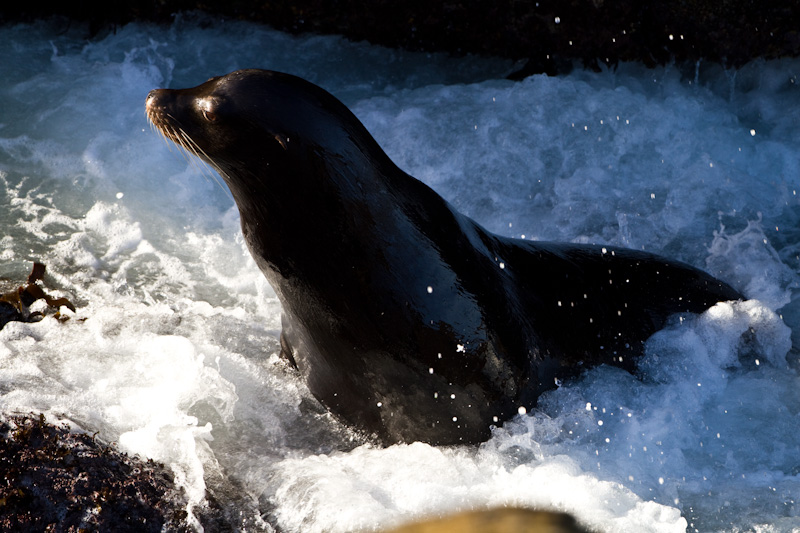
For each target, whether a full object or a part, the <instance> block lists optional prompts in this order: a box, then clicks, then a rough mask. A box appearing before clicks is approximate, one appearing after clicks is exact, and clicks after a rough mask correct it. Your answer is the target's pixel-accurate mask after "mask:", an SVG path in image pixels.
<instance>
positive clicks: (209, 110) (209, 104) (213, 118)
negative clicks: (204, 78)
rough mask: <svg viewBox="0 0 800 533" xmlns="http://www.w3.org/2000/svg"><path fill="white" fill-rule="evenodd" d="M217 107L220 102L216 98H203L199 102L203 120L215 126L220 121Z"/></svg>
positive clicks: (198, 105)
mask: <svg viewBox="0 0 800 533" xmlns="http://www.w3.org/2000/svg"><path fill="white" fill-rule="evenodd" d="M217 106H218V102H217V101H216V99H215V98H203V99H202V100H199V101H198V102H197V107H198V109H199V110H200V114H202V115H203V118H204V119H205V120H206V122H210V123H211V124H215V123H216V122H218V121H219V115H218V114H217Z"/></svg>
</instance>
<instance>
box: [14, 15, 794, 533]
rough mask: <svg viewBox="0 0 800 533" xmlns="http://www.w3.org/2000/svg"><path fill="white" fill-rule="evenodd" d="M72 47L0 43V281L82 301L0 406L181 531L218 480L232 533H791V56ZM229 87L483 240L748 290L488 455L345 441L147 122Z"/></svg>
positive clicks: (289, 45)
mask: <svg viewBox="0 0 800 533" xmlns="http://www.w3.org/2000/svg"><path fill="white" fill-rule="evenodd" d="M82 37H83V34H82V33H81V28H79V27H69V28H67V27H59V26H48V25H45V24H40V25H32V26H31V25H26V26H7V27H1V28H0V57H3V58H4V60H3V63H2V65H1V68H2V73H3V76H2V77H0V78H1V79H0V95H1V97H2V100H0V101H2V102H3V104H2V106H0V223H2V227H3V228H4V232H3V234H2V236H0V277H6V278H13V279H18V280H22V279H24V278H25V276H26V275H27V272H28V271H29V269H30V262H31V261H32V260H34V259H36V260H40V261H43V262H45V263H47V265H48V273H49V274H50V276H51V277H50V278H48V280H49V285H50V286H56V287H58V288H59V289H60V291H55V292H56V293H59V294H61V293H63V294H65V295H67V296H69V297H70V298H71V299H72V300H73V301H74V302H75V303H76V304H77V306H78V311H77V313H76V314H75V316H73V317H72V319H71V320H69V321H67V322H65V323H58V322H57V321H55V320H53V319H46V320H44V321H42V322H39V323H35V324H22V323H14V324H10V325H8V326H7V327H6V328H5V329H3V330H2V331H0V341H1V342H0V410H2V411H24V412H28V411H31V410H33V411H37V412H44V413H46V414H47V416H48V417H49V418H50V419H51V420H61V419H64V420H68V421H70V422H71V423H72V424H73V425H75V426H76V427H80V428H83V429H85V430H86V431H90V432H95V431H99V432H100V434H99V436H100V437H101V438H103V439H105V440H106V441H108V442H115V443H117V444H118V446H119V447H120V448H121V449H123V450H125V451H127V452H130V453H138V454H140V455H142V456H145V457H150V458H153V459H156V460H159V461H163V462H165V463H167V464H168V465H170V467H171V468H172V469H173V470H174V471H175V473H176V478H177V479H178V480H179V482H180V483H181V484H182V485H183V486H184V487H185V488H186V490H187V493H188V494H189V495H190V499H191V503H190V506H189V511H190V512H191V513H194V512H195V511H196V510H197V509H198V508H202V507H203V506H204V505H206V503H205V500H204V495H205V491H206V490H209V491H211V492H212V493H213V494H214V495H215V497H216V499H218V500H219V501H221V502H222V504H223V505H225V506H226V507H228V508H229V509H233V510H236V511H237V513H238V514H237V513H234V514H233V515H232V516H236V517H237V518H232V519H231V520H232V521H233V525H234V526H236V527H238V528H240V529H247V530H248V531H272V530H273V529H274V528H275V527H280V528H281V529H282V530H283V531H297V532H317V531H319V532H322V531H326V532H328V531H330V532H345V531H353V530H359V529H361V530H366V531H371V530H375V529H377V528H380V527H388V526H392V525H395V524H398V523H401V522H403V521H406V520H408V519H412V518H418V517H423V516H429V515H439V514H443V513H447V512H450V511H454V510H458V509H467V508H478V507H485V506H496V505H510V504H515V505H525V506H533V507H538V508H552V509H559V510H566V511H569V512H572V513H574V514H575V515H576V516H577V517H578V518H579V520H581V521H582V522H583V523H584V524H586V525H588V526H591V527H595V528H598V529H599V530H604V531H615V532H616V531H630V532H641V531H652V532H668V531H669V532H672V531H737V532H738V531H758V532H773V531H776V532H777V531H781V532H783V531H797V530H800V509H799V508H798V506H797V505H796V503H795V500H796V498H797V497H798V496H800V478H799V477H798V475H800V429H798V428H799V427H800V426H799V425H798V413H799V412H800V393H798V390H800V387H798V384H799V383H798V374H797V368H798V353H800V352H798V350H797V347H798V346H800V303H799V302H798V296H797V294H798V280H799V279H800V278H799V276H798V273H799V271H798V269H799V268H800V230H798V217H799V216H800V201H798V196H797V190H798V189H800V130H798V128H797V124H798V123H800V87H798V79H797V74H798V73H800V61H798V60H785V61H774V62H756V63H754V64H751V65H749V66H747V67H746V68H744V69H743V70H741V71H738V72H733V71H726V70H724V69H722V68H720V67H718V66H713V65H705V64H701V65H698V66H687V67H677V66H668V67H664V68H659V69H655V70H648V69H644V68H642V67H641V66H637V65H622V66H620V68H619V69H617V70H616V71H606V72H600V73H593V72H583V71H580V70H578V71H575V72H573V73H571V74H569V75H565V76H559V77H555V78H548V77H544V76H534V77H531V78H528V79H526V80H525V81H523V82H517V83H514V82H509V81H506V80H504V77H505V75H506V74H508V73H509V72H511V71H512V70H513V69H514V68H515V65H514V64H512V63H510V62H508V61H501V60H491V59H478V58H470V57H467V58H461V59H452V58H447V57H445V56H442V55H427V54H411V53H405V52H399V51H393V50H388V49H384V48H380V47H375V46H370V45H367V44H364V43H356V44H354V43H349V42H347V41H344V40H342V39H338V38H335V37H317V36H301V37H293V36H289V35H286V34H282V33H279V32H274V31H270V30H267V29H264V28H262V27H259V26H255V25H250V24H244V23H232V22H228V23H211V24H206V23H200V21H198V20H195V19H192V18H191V17H181V18H179V20H178V21H177V22H176V23H175V24H174V25H172V26H171V27H156V26H148V25H139V24H132V25H128V26H125V27H122V28H119V29H118V31H117V32H116V33H114V34H110V35H108V36H105V37H102V38H98V39H95V40H93V41H91V42H88V41H85V40H84V39H83V38H82ZM245 67H257V68H269V69H274V70H281V71H286V72H291V73H293V74H297V75H300V76H303V77H305V78H307V79H309V80H311V81H313V82H315V83H317V84H319V85H321V86H323V87H325V88H326V89H328V90H329V91H331V92H332V93H334V94H335V95H336V96H338V97H339V98H340V99H342V100H343V101H344V102H345V103H346V104H347V105H348V106H350V107H351V109H353V111H354V112H355V113H356V115H357V116H358V117H359V118H360V119H361V120H362V121H363V122H364V124H365V125H366V126H367V128H368V129H369V130H370V131H371V132H372V133H373V134H374V136H375V137H376V139H378V141H379V142H380V144H381V145H382V146H383V147H384V149H385V150H386V151H387V153H389V155H390V156H391V157H392V158H393V159H394V160H395V161H396V162H397V163H398V164H399V165H400V166H401V167H402V168H403V169H404V170H406V171H408V172H409V173H411V174H412V175H414V176H416V177H418V178H419V179H421V180H423V181H425V182H426V183H428V184H429V185H431V186H432V187H433V188H434V189H435V190H437V191H438V192H439V193H440V194H441V195H442V196H444V197H445V198H446V199H447V200H449V201H450V202H452V203H453V204H454V205H455V206H457V207H458V208H459V209H460V210H462V211H463V212H465V213H466V214H468V215H470V216H472V217H473V218H475V219H476V220H478V221H479V222H480V223H482V224H483V225H485V226H486V227H487V228H489V229H490V230H492V231H495V232H498V233H501V234H504V235H510V236H514V237H518V238H525V239H547V240H562V241H572V242H596V243H608V244H614V245H623V246H628V247H632V248H638V249H645V250H648V251H652V252H657V253H661V254H664V255H668V256H670V257H673V258H676V259H680V260H683V261H686V262H689V263H691V264H693V265H695V266H698V267H700V268H704V269H706V270H708V271H709V272H712V273H713V274H714V275H716V276H718V277H720V278H722V279H724V280H726V281H728V282H730V283H732V284H733V285H734V286H736V287H737V288H738V289H740V290H742V291H743V292H744V293H745V294H746V295H747V297H748V298H749V300H748V301H746V302H742V303H739V304H733V305H731V304H721V305H719V306H717V307H715V308H713V309H711V310H710V311H709V312H707V313H705V314H704V315H702V316H699V317H696V318H694V319H691V320H689V321H688V322H687V323H685V324H683V325H681V326H676V327H675V328H672V329H667V330H664V331H661V332H659V333H658V334H656V335H655V336H654V337H653V338H652V339H651V341H650V343H649V345H648V355H647V356H646V357H645V359H644V360H643V361H642V366H643V368H644V369H645V370H646V376H647V378H646V379H637V378H635V377H633V376H631V375H629V374H627V373H625V372H622V371H620V370H616V369H610V368H597V369H594V370H591V371H589V372H587V373H586V374H585V375H584V376H582V377H581V378H580V379H578V380H574V381H572V382H568V383H566V384H564V385H563V386H562V387H561V388H559V389H557V390H554V391H552V392H550V393H548V394H546V395H545V396H544V397H543V398H542V399H541V402H540V404H541V405H540V406H539V408H538V409H537V410H536V411H535V412H532V413H528V414H527V415H523V416H520V417H517V418H516V419H514V420H513V421H511V422H508V423H506V424H505V425H504V426H503V427H501V428H498V429H497V430H496V431H495V433H494V435H493V437H492V439H491V440H489V441H488V442H487V443H485V444H483V445H481V446H465V447H454V448H435V447H431V446H428V445H425V444H419V443H417V444H411V445H400V446H392V447H389V448H383V449H381V448H375V447H372V446H369V445H367V444H364V443H363V442H360V441H359V440H358V439H357V438H356V437H354V436H352V435H351V434H350V433H349V432H348V431H347V429H346V428H343V427H341V426H340V425H338V424H337V423H336V422H335V421H334V420H332V419H331V418H330V417H329V416H328V415H326V414H320V413H318V412H317V411H316V410H315V409H313V407H312V408H309V407H308V406H309V405H312V404H313V402H311V401H310V395H309V393H308V391H307V390H306V389H305V386H304V385H303V384H302V383H301V382H300V381H299V380H297V378H296V377H295V376H294V375H293V374H292V372H291V371H290V370H288V369H287V368H286V367H285V365H284V364H283V363H281V362H280V361H279V360H278V357H277V350H278V341H277V337H278V334H279V331H280V305H279V303H278V301H277V298H276V297H275V294H274V292H273V291H272V290H271V288H270V287H269V285H268V284H267V283H266V282H265V280H264V279H263V277H262V276H261V274H260V273H259V272H258V270H257V268H256V267H255V265H254V263H253V261H252V259H251V258H250V257H249V254H248V253H247V251H246V249H245V247H244V244H243V241H242V238H241V235H240V232H239V227H238V212H237V211H236V209H235V206H234V205H233V202H232V200H231V197H230V195H229V194H228V193H227V191H226V190H225V189H224V187H223V186H221V185H220V180H219V179H218V178H216V177H215V176H214V175H213V173H212V172H211V171H210V170H208V169H206V168H204V167H202V166H201V165H198V164H197V163H196V162H194V161H191V160H187V159H185V158H184V156H183V155H182V154H181V153H180V152H178V151H177V150H176V149H175V148H174V147H170V146H167V145H165V143H164V141H163V139H162V138H161V137H160V136H159V135H157V134H155V133H154V132H153V131H151V129H150V127H149V126H148V124H147V122H146V119H145V116H144V99H145V96H146V95H147V93H148V91H149V90H150V89H153V88H156V87H185V86H193V85H196V84H198V83H201V82H202V81H205V80H206V79H207V78H209V77H211V76H213V75H219V74H224V73H227V72H229V71H231V70H234V69H237V68H245ZM310 216H311V215H310ZM67 314H69V312H67ZM745 332H750V333H748V335H746V337H747V338H749V339H750V340H749V341H748V343H747V344H746V345H743V344H741V338H742V334H743V333H745ZM793 339H794V346H795V347H794V348H792V340H793ZM198 527H199V526H198Z"/></svg>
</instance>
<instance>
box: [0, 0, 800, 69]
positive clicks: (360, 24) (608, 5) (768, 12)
mask: <svg viewBox="0 0 800 533" xmlns="http://www.w3.org/2000/svg"><path fill="white" fill-rule="evenodd" d="M5 4H6V5H4V7H2V8H0V22H4V21H19V20H31V19H34V18H42V17H48V16H52V15H59V16H64V17H68V18H69V19H72V20H80V21H86V22H88V23H89V32H90V33H91V34H95V33H97V32H102V31H107V30H109V29H112V30H113V28H114V27H116V26H117V25H121V24H125V23H127V22H130V21H132V20H148V21H161V22H168V21H169V20H170V19H171V17H172V16H173V14H174V13H176V12H181V11H187V10H200V11H203V12H206V13H208V14H210V15H213V16H215V17H224V18H235V19H244V20H251V21H255V22H262V23H265V24H269V25H271V26H273V27H275V28H277V29H280V30H284V31H288V32H292V33H300V32H314V33H322V34H340V35H344V36H345V37H347V38H349V39H352V40H355V41H359V40H366V41H369V42H371V43H374V44H380V45H385V46H391V47H400V48H405V49H409V50H420V51H446V52H450V53H452V54H467V53H471V54H480V55H489V56H499V57H506V58H513V59H525V60H528V64H527V65H526V67H525V68H524V69H522V70H521V71H520V72H519V73H517V75H516V77H522V76H524V75H526V74H528V73H536V72H547V73H555V72H560V71H561V69H560V68H559V66H560V65H563V64H564V62H572V61H578V62H580V63H582V64H583V65H584V66H586V67H589V68H595V69H596V68H599V67H600V66H601V65H607V66H614V65H616V64H617V63H619V62H620V61H640V62H643V63H645V64H647V65H650V66H655V65H659V64H664V63H667V62H670V61H677V62H692V63H694V62H697V61H701V60H702V61H711V62H717V63H721V64H723V65H725V66H727V67H739V66H742V65H744V64H745V63H747V62H748V61H750V60H752V59H756V58H763V59H773V58H779V57H795V56H797V55H798V54H800V6H798V5H797V3H796V2H786V1H784V0H763V1H761V2H753V1H752V0H730V1H726V2H719V1H717V0H678V1H675V0H652V1H648V2H641V1H639V0H615V1H609V0H538V1H536V0H501V1H493V0H475V1H471V2H458V1H454V0H440V1H435V0H434V1H430V0H410V1H408V2H395V1H393V0H339V1H334V2H331V1H328V0H294V1H292V2H286V1H283V2H272V1H265V0H231V1H229V2H219V3H217V2H208V1H192V0H149V1H144V0H120V1H119V2H106V3H94V2H62V3H57V4H50V3H31V2H28V3H25V2H6V3H5Z"/></svg>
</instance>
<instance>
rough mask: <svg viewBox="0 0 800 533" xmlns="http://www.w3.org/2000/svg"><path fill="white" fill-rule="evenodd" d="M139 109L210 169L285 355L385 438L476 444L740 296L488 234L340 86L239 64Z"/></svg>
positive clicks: (623, 260)
mask: <svg viewBox="0 0 800 533" xmlns="http://www.w3.org/2000/svg"><path fill="white" fill-rule="evenodd" d="M146 111H147V116H148V118H149V120H150V121H151V122H152V124H154V125H155V127H156V128H157V129H158V130H159V131H160V132H161V133H162V134H163V135H164V136H165V137H166V138H168V139H170V140H171V141H173V142H175V143H176V144H178V145H180V146H182V147H183V148H184V149H186V150H187V151H188V152H190V153H193V154H195V155H196V156H198V157H199V158H200V159H202V160H203V161H205V162H206V163H208V164H209V165H211V166H212V167H213V168H214V169H216V170H217V171H218V172H219V174H220V175H221V176H222V178H223V179H224V180H225V182H226V183H227V185H228V187H229V188H230V190H231V193H232V194H233V198H234V200H235V202H236V205H237V206H238V208H239V213H240V215H241V226H242V233H243V234H244V238H245V240H246V242H247V245H248V247H249V249H250V253H251V254H252V255H253V258H254V259H255V261H256V263H257V264H258V266H259V268H260V269H261V271H262V272H263V273H264V275H265V276H266V277H267V279H268V280H269V282H270V284H271V285H272V287H273V288H274V289H275V292H276V293H277V295H278V297H279V299H280V301H281V304H282V306H283V332H282V334H281V352H282V355H283V356H284V357H285V358H286V359H287V360H289V361H290V362H291V364H292V365H294V366H295V367H296V368H297V370H298V371H299V372H300V374H301V375H302V377H303V378H304V379H305V381H306V383H307V384H308V387H309V390H310V391H311V393H312V394H313V395H314V396H315V397H316V398H318V399H319V401H320V402H322V403H323V404H324V405H325V406H327V408H328V409H329V410H330V411H331V412H333V413H334V414H335V415H336V416H337V417H338V418H340V419H341V420H343V421H344V422H346V423H347V424H350V425H351V426H353V427H355V428H359V429H361V430H364V431H366V432H368V433H370V434H373V435H375V436H377V437H378V438H379V439H380V440H381V441H383V442H384V443H393V442H411V441H424V442H428V443H432V444H438V445H445V444H457V443H475V442H479V441H482V440H485V439H486V438H488V436H489V435H490V427H491V426H492V425H494V424H498V423H500V422H502V421H503V420H506V419H508V418H510V417H511V416H513V415H515V414H517V412H518V411H521V410H522V409H523V408H524V409H530V408H532V407H533V406H534V405H535V403H536V399H537V398H538V396H539V395H540V394H541V393H542V392H544V391H546V390H548V389H552V388H554V387H555V386H556V383H557V382H558V381H559V380H561V379H563V378H567V377H570V376H574V375H576V374H577V373H579V372H580V371H581V370H582V369H585V368H587V367H590V366H592V365H599V364H604V363H605V364H610V365H615V366H619V367H622V368H625V369H627V370H630V371H633V370H634V369H635V359H636V357H637V356H638V355H640V354H641V353H642V351H643V346H644V342H645V341H646V340H647V338H648V337H650V335H651V334H652V333H654V332H655V331H657V330H658V329H660V328H661V327H662V326H664V325H665V323H666V321H667V319H668V318H669V317H670V316H671V315H673V314H675V313H684V312H689V313H698V312H702V311H703V310H705V309H707V308H708V307H710V306H712V305H714V304H715V303H717V302H719V301H726V300H738V299H741V298H742V295H741V294H740V293H739V292H738V291H736V290H735V289H733V288H732V287H730V286H728V285H727V284H725V283H723V282H721V281H719V280H717V279H715V278H713V277H712V276H710V275H709V274H707V273H705V272H702V271H700V270H698V269H696V268H693V267H691V266H688V265H686V264H683V263H679V262H676V261H672V260H669V259H665V258H662V257H658V256H656V255H652V254H649V253H645V252H640V251H633V250H626V249H621V248H613V247H610V246H590V245H576V244H567V243H551V242H530V241H521V240H515V239H510V238H505V237H501V236H498V235H494V234H492V233H490V232H488V231H486V230H485V229H484V228H482V227H481V226H480V225H479V224H477V223H476V222H474V221H473V220H471V219H470V218H468V217H466V216H464V215H462V214H460V213H459V212H457V211H456V210H455V209H454V208H453V207H452V206H451V205H450V204H448V203H447V202H446V201H445V200H444V199H442V198H441V197H440V196H439V195H438V194H436V192H434V191H433V190H432V189H430V188H429V187H428V186H426V185H424V184H423V183H422V182H420V181H418V180H416V179H415V178H413V177H411V176H409V175H408V174H406V173H405V172H403V171H402V170H400V169H399V168H398V167H397V166H396V165H395V164H394V163H393V162H392V161H391V160H390V159H389V157H388V156H387V155H386V154H385V153H384V152H383V150H382V149H381V148H380V146H378V143H377V142H376V141H375V140H374V139H373V138H372V136H371V135H370V134H369V132H368V131H367V129H366V128H365V127H364V126H363V125H362V124H361V122H359V120H358V119H357V118H356V117H355V116H354V115H353V114H352V113H351V112H350V110H349V109H347V107H346V106H345V105H344V104H342V103H341V102H339V101H338V100H337V99H336V98H335V97H333V96H332V95H331V94H329V93H328V92H326V91H325V90H323V89H321V88H320V87H317V86H316V85H314V84H312V83H310V82H308V81H305V80H303V79H301V78H298V77H295V76H291V75H289V74H283V73H278V72H271V71H264V70H239V71H236V72H232V73H230V74H228V75H226V76H221V77H216V78H211V79H210V80H208V81H207V82H205V83H203V84H201V85H199V86H197V87H194V88H191V89H181V90H170V89H157V90H154V91H151V92H150V94H149V95H148V97H147V101H146Z"/></svg>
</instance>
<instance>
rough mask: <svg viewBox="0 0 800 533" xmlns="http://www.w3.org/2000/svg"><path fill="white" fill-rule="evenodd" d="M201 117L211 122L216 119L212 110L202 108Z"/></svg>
mask: <svg viewBox="0 0 800 533" xmlns="http://www.w3.org/2000/svg"><path fill="white" fill-rule="evenodd" d="M202 111H203V118H204V119H206V120H207V121H209V122H211V123H212V124H213V123H214V122H216V121H217V115H216V114H214V113H213V112H212V111H208V110H206V109H203V110H202Z"/></svg>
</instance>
